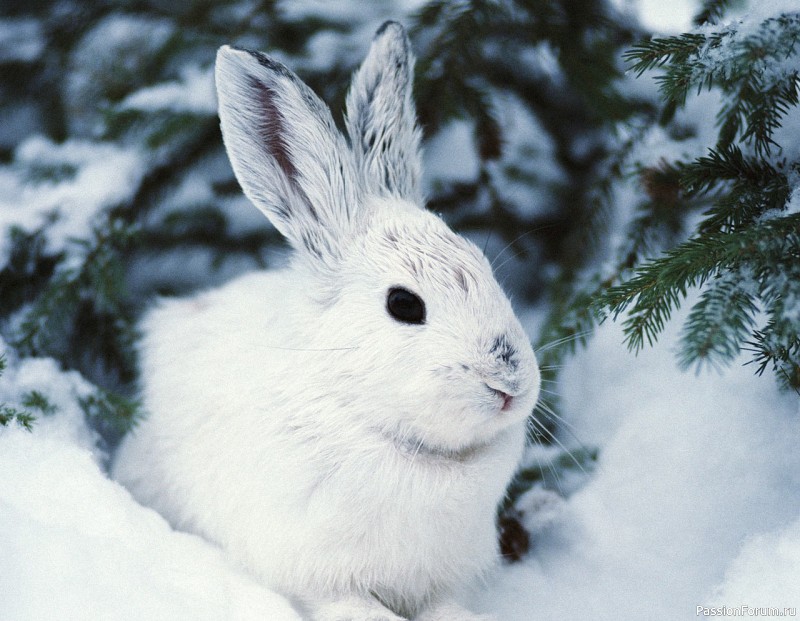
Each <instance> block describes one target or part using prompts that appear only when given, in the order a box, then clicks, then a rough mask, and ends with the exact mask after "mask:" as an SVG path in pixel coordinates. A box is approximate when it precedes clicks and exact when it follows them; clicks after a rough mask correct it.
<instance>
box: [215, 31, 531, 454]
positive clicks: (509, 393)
mask: <svg viewBox="0 0 800 621" xmlns="http://www.w3.org/2000/svg"><path fill="white" fill-rule="evenodd" d="M413 62H414V61H413V56H412V54H411V52H410V49H409V42H408V39H407V38H406V35H405V32H404V31H403V29H402V27H401V26H400V25H399V24H396V23H394V22H387V23H386V24H384V26H382V27H381V28H380V29H379V30H378V33H377V34H376V36H375V39H374V41H373V43H372V46H371V48H370V51H369V53H368V55H367V58H366V60H365V61H364V63H363V64H362V65H361V67H360V69H359V70H358V71H357V72H356V74H355V76H354V77H353V82H352V85H351V88H350V92H349V94H348V97H347V130H348V134H349V141H347V140H346V139H345V138H344V136H342V134H341V133H340V132H339V131H338V130H337V129H336V127H335V125H334V122H333V120H332V118H331V114H330V111H329V110H328V108H327V106H326V105H325V104H323V103H322V102H321V101H320V100H319V98H318V97H317V96H316V95H315V94H314V93H313V92H312V91H311V90H310V89H309V88H308V87H307V86H306V85H305V84H303V83H302V82H301V81H300V80H299V78H298V77H297V76H295V75H294V74H293V73H292V72H291V71H289V70H288V69H287V68H286V67H284V66H283V65H281V64H280V63H278V62H276V61H274V60H272V59H270V58H268V57H267V56H264V55H263V54H261V53H259V52H253V51H247V50H240V49H234V48H230V47H223V48H222V49H221V50H220V51H219V54H218V57H217V89H218V94H219V103H220V118H221V120H222V130H223V136H224V138H225V145H226V147H227V150H228V154H229V156H230V159H231V162H232V164H233V168H234V171H235V173H236V176H237V178H238V180H239V182H240V183H241V185H242V187H243V189H244V192H245V194H246V195H247V196H248V197H249V198H250V200H251V201H252V202H253V203H254V204H255V205H256V206H257V207H258V208H259V209H260V210H261V211H263V212H264V213H265V214H266V215H267V217H268V218H269V219H270V220H271V221H272V223H273V224H274V226H275V227H276V228H277V229H278V230H279V231H280V232H281V233H282V234H283V235H284V236H285V237H286V239H287V240H288V241H289V243H290V244H291V245H292V247H293V248H294V250H295V263H294V269H296V270H297V273H298V280H299V281H302V283H303V286H304V287H305V288H306V289H307V290H308V293H309V296H310V297H311V298H313V299H314V300H315V303H316V304H318V310H319V320H318V322H316V325H317V327H318V329H319V331H320V333H324V334H328V335H330V339H331V342H333V341H335V342H336V343H339V344H345V345H348V346H349V348H346V351H344V352H342V355H341V359H340V361H339V362H338V367H337V369H338V370H337V376H338V377H337V378H336V380H335V381H331V390H332V391H334V392H337V394H338V398H339V401H340V402H344V401H347V403H348V404H350V405H351V406H352V408H353V409H354V411H367V410H372V411H373V412H377V414H375V418H374V419H373V421H372V423H374V426H375V427H376V428H379V429H380V431H381V432H382V433H385V434H389V435H391V436H392V437H393V438H396V439H397V440H398V442H401V443H403V442H405V443H408V444H409V446H411V447H412V448H413V447H415V446H417V445H420V446H422V447H424V448H428V449H430V451H432V452H434V453H436V452H438V453H442V454H447V455H460V454H462V453H463V452H464V451H469V450H472V448H473V447H475V446H479V445H481V444H483V443H485V442H487V441H489V440H490V439H491V438H492V437H493V436H494V435H496V434H497V433H498V432H499V431H501V430H502V429H504V428H506V427H508V426H509V425H511V424H514V423H519V422H521V421H522V420H523V419H524V418H525V417H526V416H527V415H528V414H529V413H530V411H531V409H532V407H533V405H534V402H535V401H536V397H537V394H538V386H539V374H538V369H537V366H536V361H535V358H534V355H533V352H532V350H531V347H530V343H529V341H528V339H527V337H526V335H525V333H524V331H523V329H522V327H521V326H520V324H519V322H518V320H517V319H516V317H515V315H514V313H513V310H512V308H511V305H510V303H509V302H508V299H507V298H506V296H505V294H504V293H503V292H502V290H501V288H500V286H499V285H498V284H497V282H496V281H495V279H494V277H493V275H492V271H491V267H490V265H489V264H488V262H487V261H486V259H485V257H484V256H483V254H482V253H481V252H480V250H478V249H477V248H476V247H475V246H474V245H473V244H472V243H470V242H469V241H467V240H465V239H464V238H462V237H460V236H458V235H456V234H455V233H453V232H452V231H451V230H450V229H449V228H448V227H447V225H445V224H444V222H443V221H442V220H441V219H440V218H439V217H437V216H435V215H434V214H431V213H429V212H427V211H425V209H424V206H423V198H422V192H421V189H420V152H419V142H420V131H419V129H418V128H417V126H416V120H415V111H414V103H413V100H412V96H411V86H412V71H413ZM454 156H455V154H454ZM384 413H385V414H386V416H384Z"/></svg>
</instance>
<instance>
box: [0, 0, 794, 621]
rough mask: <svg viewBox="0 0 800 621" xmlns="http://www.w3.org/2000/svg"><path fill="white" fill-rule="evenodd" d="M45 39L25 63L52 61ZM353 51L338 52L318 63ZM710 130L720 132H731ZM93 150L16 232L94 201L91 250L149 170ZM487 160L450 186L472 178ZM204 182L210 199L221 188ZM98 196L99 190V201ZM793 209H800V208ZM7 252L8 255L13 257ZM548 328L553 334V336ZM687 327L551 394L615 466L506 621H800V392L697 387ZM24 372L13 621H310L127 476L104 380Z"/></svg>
mask: <svg viewBox="0 0 800 621" xmlns="http://www.w3.org/2000/svg"><path fill="white" fill-rule="evenodd" d="M615 2H616V4H618V5H620V6H628V7H634V8H635V7H638V6H640V5H639V4H636V3H631V2H630V1H628V0H615ZM310 4H314V5H316V4H317V3H316V2H312V3H310ZM318 4H320V6H326V7H332V6H333V4H334V3H318ZM408 4H409V5H416V4H415V2H414V1H412V0H409V2H408ZM689 4H691V5H692V7H691V8H690V9H687V6H686V5H687V3H686V2H682V3H680V4H679V3H668V2H663V0H661V1H659V0H647V1H646V2H643V3H642V4H641V13H642V17H643V18H644V19H645V23H647V24H649V25H653V26H654V27H660V28H661V30H662V31H665V32H673V31H675V32H677V31H682V30H685V29H686V28H687V27H688V26H689V24H690V19H689V18H688V17H687V16H688V15H689V14H690V13H691V10H693V9H694V5H696V3H695V2H691V3H689ZM779 4H780V5H781V6H784V5H786V6H791V3H790V0H780V1H779V2H775V1H772V2H764V3H761V4H760V5H759V6H761V7H762V8H763V9H764V11H767V10H768V9H769V10H773V8H774V6H777V5H779ZM368 5H369V3H360V4H358V5H354V6H355V7H356V9H354V10H360V9H361V8H364V7H367V6H368ZM648 7H649V8H648ZM771 7H772V8H771ZM298 10H299V9H298ZM331 10H333V9H331ZM659 11H660V12H661V13H659ZM667 17H669V20H667ZM648 20H649V21H648ZM670 20H671V21H670ZM7 30H8V29H2V28H0V40H2V39H3V37H8V36H11V35H10V34H8V33H9V32H11V31H10V30H8V32H6V31H7ZM15 32H16V31H15ZM34 34H35V33H33V34H31V35H30V38H31V42H32V43H31V46H30V50H28V48H26V50H27V51H26V50H24V51H23V52H24V53H25V54H36V53H39V51H38V47H36V45H33V43H35V42H36V41H38V38H37V37H36V36H33V35H34ZM15 36H17V37H18V36H19V35H18V34H16V35H15ZM334 43H336V42H335V41H334V42H331V41H328V42H327V43H326V42H325V41H324V40H323V41H318V42H317V47H318V52H319V54H318V56H319V57H320V58H322V57H324V56H325V55H326V54H327V53H328V48H329V47H330V45H333V44H334ZM34 48H35V49H34ZM23 52H20V53H21V54H22V53H23ZM315 58H316V57H315ZM312 61H313V58H312ZM209 88H210V73H209V72H208V71H207V70H204V69H202V68H199V67H196V68H193V69H191V70H188V71H187V72H185V73H184V74H181V75H180V79H179V80H178V81H175V82H169V83H165V84H162V85H160V86H156V87H152V88H150V89H147V90H145V91H140V92H139V94H137V95H136V96H135V97H130V98H129V99H128V100H126V102H125V105H126V106H128V107H130V108H135V109H150V108H152V107H153V106H156V107H158V106H167V107H173V108H175V107H177V108H180V109H186V110H194V111H197V110H199V111H202V112H208V111H209V110H210V108H209V106H210V105H212V104H213V101H211V100H212V99H213V93H211V92H210V90H209ZM698 105H699V104H698ZM708 111H709V112H708V113H709V114H710V113H712V112H713V109H712V107H708ZM693 114H694V113H693ZM694 117H695V118H699V117H700V112H698V113H697V114H696V115H694ZM707 127H708V131H713V130H714V127H713V120H710V121H709V123H708V124H707ZM448 131H449V135H447V136H444V138H443V142H442V144H438V145H437V144H432V145H429V147H430V148H429V152H428V155H429V157H430V158H432V159H435V157H434V156H435V154H436V149H437V148H438V149H440V150H442V151H447V149H448V145H449V148H452V144H453V143H454V142H456V143H458V141H459V140H462V141H464V142H466V141H465V140H464V137H465V136H468V134H469V131H470V128H469V127H466V126H460V125H457V124H456V125H454V126H453V127H451V128H450V129H449V130H448ZM658 138H659V137H658V136H655V138H654V140H656V139H658ZM657 141H658V140H657ZM704 143H705V141H700V140H699V139H698V142H697V144H704ZM87 144H88V143H83V142H76V141H71V142H67V143H65V144H62V145H54V144H50V143H47V142H45V141H44V140H43V139H37V138H32V139H30V140H29V141H27V142H26V143H24V144H23V145H22V146H21V147H20V148H19V153H20V154H21V155H20V157H22V156H25V155H26V154H27V156H28V157H29V158H30V159H35V160H37V161H41V162H44V163H45V164H46V163H48V160H47V154H50V155H49V157H51V158H55V159H54V162H52V163H53V164H54V165H55V164H58V165H61V164H62V163H64V162H66V163H67V164H69V165H71V166H73V167H74V168H75V169H76V170H77V171H78V173H79V174H77V175H76V176H75V178H74V179H69V180H67V181H64V182H63V183H60V184H55V185H53V187H52V188H50V187H48V188H45V190H46V191H42V190H41V189H40V190H39V191H37V193H36V200H35V201H32V200H31V199H30V198H29V197H28V196H26V194H25V192H26V191H27V190H26V188H25V187H21V186H19V185H18V184H17V183H16V178H15V177H14V178H12V177H11V176H8V175H0V189H5V190H6V192H5V195H4V198H0V228H5V227H6V226H8V225H10V224H14V225H16V226H19V227H22V228H23V229H25V230H32V229H35V228H36V227H38V226H39V225H40V223H41V221H42V220H43V219H44V218H46V217H47V214H48V213H49V212H50V211H52V209H53V206H54V205H56V204H58V205H66V206H70V205H71V204H73V203H75V202H76V201H77V200H78V199H80V205H81V206H82V207H83V209H80V210H73V211H72V212H70V214H71V216H70V217H67V218H65V219H64V220H62V221H61V222H60V223H59V226H60V227H61V228H59V229H57V230H56V234H54V235H52V236H50V238H49V243H51V244H55V245H56V246H57V247H56V248H55V249H60V248H61V246H63V245H64V244H66V243H68V240H69V239H70V238H71V237H73V236H79V237H81V236H83V237H85V236H86V233H87V231H88V230H89V229H90V228H91V226H92V222H93V220H92V219H93V217H94V215H95V214H96V213H98V212H99V211H100V210H101V209H103V208H105V207H107V206H108V205H109V204H113V203H114V202H115V201H117V200H119V198H120V197H119V195H118V194H117V193H116V192H119V191H121V190H120V189H119V188H123V189H124V188H132V187H134V186H135V183H133V182H132V180H135V179H137V178H138V177H139V176H140V175H141V174H142V171H141V169H140V166H138V164H137V162H138V160H137V158H136V154H135V153H134V152H133V151H126V150H106V151H101V150H93V149H89V148H88V147H87ZM659 146H660V147H663V146H664V144H663V141H662V142H659ZM644 147H648V145H647V144H646V145H644ZM466 150H467V149H466V148H465V149H464V151H466ZM459 151H461V150H459ZM653 154H654V157H655V155H656V154H658V155H659V156H663V151H658V150H657V149H655V148H654V149H653ZM55 160H57V161H55ZM470 162H471V160H469V158H466V161H464V160H462V161H461V162H460V168H459V169H458V170H444V169H443V168H441V167H440V169H438V170H437V171H436V173H437V175H438V177H439V178H445V179H457V178H459V175H465V174H466V176H467V177H469V176H470V175H471V174H474V173H471V172H470V171H469V170H467V171H466V173H465V167H467V164H470ZM429 172H430V171H429ZM112 173H113V175H114V176H113V177H109V175H111V174H112ZM109 180H110V181H111V183H110V182H109ZM191 185H192V191H193V192H195V193H197V192H199V191H201V190H204V189H205V190H207V187H206V186H203V185H201V184H198V183H192V184H191ZM87 187H90V188H93V190H94V193H91V194H89V195H88V196H87V195H86V193H85V192H84V190H85V188H87ZM109 188H111V189H109ZM198 188H199V189H198ZM512 189H513V188H512ZM181 191H183V188H182V189H181ZM207 191H209V192H210V190H207ZM203 197H204V195H200V196H199V197H198V196H194V198H192V197H188V198H187V197H184V199H186V200H188V199H189V198H191V199H192V200H195V201H200V200H202V199H203ZM173 198H174V197H173ZM175 200H177V199H175ZM793 200H794V201H795V202H794V203H793V204H800V203H799V202H798V201H800V199H799V198H798V195H796V196H795V197H794V199H793ZM21 205H26V207H27V208H26V209H25V210H24V211H23V210H22V209H21V208H20V206H21ZM167 206H169V205H168V201H167ZM89 207H90V208H89ZM243 213H244V212H243ZM247 213H249V212H247ZM253 213H255V211H254V210H253ZM246 217H249V216H246ZM7 250H8V249H7V248H5V247H3V246H2V245H0V258H2V257H4V256H5V254H7ZM531 316H532V317H534V318H535V317H536V315H535V314H532V315H531ZM528 323H529V327H530V331H531V334H532V335H533V333H534V332H535V331H536V325H535V321H534V320H530V321H529V322H528ZM680 323H681V318H680V317H676V318H675V320H674V322H673V323H672V328H670V329H669V330H668V331H667V333H666V334H665V335H664V336H663V338H662V339H661V341H660V343H659V344H658V345H657V346H656V347H654V348H652V349H647V350H645V351H643V352H642V353H640V354H639V355H638V357H634V356H633V355H632V354H629V353H628V352H627V350H626V349H625V347H624V345H622V333H621V330H620V328H619V327H618V325H615V324H612V323H610V322H609V323H607V324H605V325H603V326H602V327H601V328H600V329H599V330H598V331H597V333H596V335H595V336H594V337H593V339H592V341H591V342H590V344H589V346H588V347H587V348H586V349H585V350H583V351H581V352H579V353H578V354H577V355H576V356H575V357H574V358H572V359H571V360H569V361H568V362H567V365H566V368H565V369H564V370H563V373H562V375H561V378H560V381H559V384H558V385H557V386H556V387H551V386H548V387H547V388H548V390H554V391H555V392H557V393H558V394H559V395H560V397H561V400H562V406H563V409H562V415H563V416H564V417H565V421H566V423H567V425H566V426H565V427H566V428H565V433H564V434H563V435H562V437H561V440H562V441H563V442H565V443H566V444H568V445H569V446H571V447H572V448H575V449H580V448H581V447H590V448H595V447H596V448H598V449H599V458H598V461H597V465H596V468H595V470H594V471H593V472H592V473H591V474H590V476H588V477H586V479H585V481H584V484H583V486H582V487H580V488H579V489H578V490H577V491H574V493H571V494H569V495H568V498H566V499H565V500H564V501H562V502H561V503H558V504H556V505H552V504H551V505H549V506H548V515H547V518H548V519H547V520H543V519H540V517H541V516H538V515H536V514H533V515H529V516H528V525H529V527H530V528H531V529H532V530H533V531H534V532H533V535H534V536H533V547H532V551H531V553H530V554H529V556H528V557H526V558H525V559H524V560H523V562H521V563H518V564H515V565H510V566H505V567H502V568H500V569H499V570H498V571H497V572H496V573H495V574H494V575H492V576H490V577H489V579H488V580H487V583H486V584H485V585H483V586H480V587H476V589H475V590H474V591H473V592H472V593H469V594H467V595H466V598H467V603H469V604H470V605H471V606H472V607H473V608H475V609H476V610H480V611H484V612H492V613H494V614H496V615H497V617H498V619H500V620H502V621H555V620H559V621H572V620H576V621H583V620H593V621H594V620H598V621H602V620H605V619H609V620H612V619H613V620H615V621H639V620H643V619H644V620H653V621H661V620H663V621H673V620H682V619H694V618H703V617H704V616H708V617H712V616H715V617H720V616H723V615H721V614H719V613H720V612H722V611H721V610H720V607H727V610H724V612H727V613H728V616H734V615H736V616H738V617H740V618H742V617H743V618H748V617H751V618H753V617H756V618H759V617H760V618H763V617H765V616H766V615H764V614H760V613H762V612H764V611H763V610H762V609H764V608H766V607H772V608H775V609H777V610H779V611H784V609H786V608H790V609H793V611H794V615H797V614H798V612H797V611H798V609H800V451H798V446H800V405H799V402H798V396H797V395H796V394H794V393H786V394H781V393H779V392H778V391H777V389H776V388H775V386H774V381H773V379H772V378H771V377H769V376H767V377H763V378H758V377H755V376H754V375H753V368H752V367H742V366H741V363H737V364H735V365H734V366H732V367H731V368H729V369H726V370H724V371H723V372H721V373H716V372H703V373H700V374H698V375H696V374H694V373H692V372H688V373H685V372H680V371H679V370H678V368H677V362H676V358H675V355H674V350H675V348H676V343H677V340H678V336H679V335H678V334H677V332H676V331H677V326H679V325H680ZM3 351H7V348H6V347H5V344H4V343H3V342H2V341H0V353H2V352H3ZM8 362H9V367H8V369H6V371H5V373H4V374H3V375H2V377H0V405H2V404H3V403H19V402H20V401H21V400H22V396H23V395H24V394H25V393H26V392H28V391H30V390H32V389H36V388H37V387H41V386H47V387H48V395H47V396H48V398H49V400H50V401H51V403H52V404H53V405H55V406H56V408H57V411H56V413H55V414H52V415H50V416H40V417H39V419H38V421H37V423H36V426H35V429H34V432H33V433H30V432H28V431H25V430H24V429H21V428H19V427H17V426H15V425H11V426H9V427H6V428H4V427H0V621H34V620H35V621H39V620H42V619H59V620H61V619H63V620H73V619H74V620H81V621H83V620H94V619H102V620H106V619H108V620H115V619H119V620H130V621H133V620H137V621H138V620H140V619H148V620H150V619H154V620H159V619H163V620H165V621H166V620H170V621H176V620H177V621H181V620H184V619H186V620H209V621H211V620H226V621H227V620H239V619H254V620H255V619H259V620H265V619H266V620H274V621H283V620H296V619H299V616H298V615H297V613H296V612H295V611H294V610H293V608H292V607H291V605H290V604H289V602H287V601H286V600H285V599H284V598H283V597H281V596H280V595H278V594H276V593H273V592H271V591H270V590H269V589H267V588H265V587H264V586H263V585H260V584H258V583H257V582H255V581H254V580H253V579H251V578H250V577H249V576H248V575H246V574H245V573H244V572H243V571H241V570H240V569H239V568H237V567H235V566H234V565H232V564H231V563H230V562H229V561H228V560H227V559H226V558H225V556H224V554H223V553H222V552H221V551H220V550H218V549H216V548H215V547H214V546H212V545H210V544H208V543H207V542H205V541H203V540H202V539H200V538H198V537H196V536H193V535H189V534H186V533H180V532H176V531H174V530H172V529H171V528H170V526H169V525H168V524H167V523H166V522H165V521H164V520H163V519H162V518H161V517H160V516H159V515H158V514H156V513H155V512H153V511H152V510H150V509H147V508H145V507H142V506H141V505H139V504H137V503H136V502H135V501H134V500H133V499H132V498H131V497H130V495H129V494H128V493H127V491H126V490H125V489H123V488H122V487H120V486H119V485H118V484H116V483H115V482H113V481H111V480H110V479H109V478H108V476H107V473H106V471H105V465H106V462H107V458H108V456H107V455H105V454H104V453H103V452H102V451H101V450H100V449H98V448H97V438H96V436H95V434H94V433H93V432H92V431H91V430H90V429H89V427H88V426H87V425H86V423H85V422H84V420H83V414H82V411H81V408H80V407H79V404H78V401H79V399H81V398H82V397H85V396H86V395H87V394H89V393H90V392H91V391H92V390H93V387H92V386H91V385H90V384H88V382H86V381H85V380H84V379H82V378H81V377H80V376H79V375H78V374H77V373H74V372H68V373H65V372H63V371H61V370H60V369H59V368H58V366H57V365H56V363H55V362H53V361H50V360H41V359H26V360H17V359H14V358H13V357H11V356H9V360H8ZM568 491H572V488H571V487H570V489H569V490H568ZM704 609H705V610H704ZM741 612H744V613H746V614H736V613H741ZM790 612H791V611H790ZM454 621H455V620H454Z"/></svg>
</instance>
